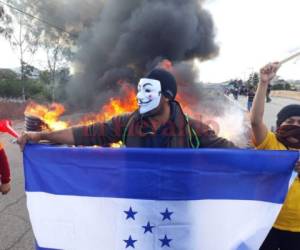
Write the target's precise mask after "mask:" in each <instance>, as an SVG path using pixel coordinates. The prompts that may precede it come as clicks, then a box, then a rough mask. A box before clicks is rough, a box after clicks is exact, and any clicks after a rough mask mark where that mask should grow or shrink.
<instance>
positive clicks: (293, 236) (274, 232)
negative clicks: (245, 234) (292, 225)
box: [259, 227, 300, 250]
mask: <svg viewBox="0 0 300 250" xmlns="http://www.w3.org/2000/svg"><path fill="white" fill-rule="evenodd" d="M278 249H280V250H299V249H300V232H299V233H294V232H289V231H283V230H279V229H276V228H274V227H273V228H272V229H271V231H270V232H269V234H268V236H267V238H266V239H265V241H264V242H263V244H262V246H261V247H260V249H259V250H278Z"/></svg>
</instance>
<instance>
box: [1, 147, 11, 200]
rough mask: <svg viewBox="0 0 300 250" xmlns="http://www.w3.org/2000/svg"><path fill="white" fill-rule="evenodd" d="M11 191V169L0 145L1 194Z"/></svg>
mask: <svg viewBox="0 0 300 250" xmlns="http://www.w3.org/2000/svg"><path fill="white" fill-rule="evenodd" d="M9 191H10V169H9V164H8V160H7V156H6V153H5V151H4V148H3V146H2V144H1V143H0V192H1V193H2V194H7V193H8V192H9Z"/></svg>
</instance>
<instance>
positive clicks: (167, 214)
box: [123, 207, 174, 248]
mask: <svg viewBox="0 0 300 250" xmlns="http://www.w3.org/2000/svg"><path fill="white" fill-rule="evenodd" d="M123 212H124V213H125V214H126V220H128V219H133V220H135V215H136V214H137V213H138V212H137V211H133V209H132V207H129V209H128V211H123ZM173 213H174V212H170V211H169V210H168V208H166V210H165V211H164V212H161V213H160V214H161V215H162V216H163V218H162V220H163V221H164V220H171V215H172V214H173ZM142 228H144V234H146V233H148V232H149V233H153V232H152V229H153V228H155V226H151V224H150V222H149V221H148V223H147V225H145V226H142ZM159 240H160V241H161V247H165V246H166V247H170V242H171V241H172V240H173V239H169V238H168V237H167V235H166V234H165V237H164V238H163V239H159ZM123 241H124V242H125V243H126V248H128V247H132V248H135V246H134V244H135V243H136V242H137V240H134V239H132V237H131V235H129V238H128V240H123Z"/></svg>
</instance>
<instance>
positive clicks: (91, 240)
mask: <svg viewBox="0 0 300 250" xmlns="http://www.w3.org/2000/svg"><path fill="white" fill-rule="evenodd" d="M27 205H28V210H29V215H30V220H31V223H32V227H33V231H34V235H35V236H36V239H37V242H38V245H39V246H40V247H45V248H46V247H49V248H57V249H66V250H86V249H88V250H119V249H120V250H121V249H126V246H127V249H133V247H132V246H134V249H138V250H156V249H157V250H158V249H160V250H161V249H173V250H233V249H253V250H254V249H255V250H257V249H258V248H259V245H257V244H258V242H262V241H263V239H264V238H265V237H266V235H267V233H268V231H269V229H270V227H271V226H272V224H273V222H274V221H275V219H276V217H277V215H278V213H279V210H280V208H281V204H274V203H270V202H262V201H246V200H199V201H152V200H134V199H121V198H95V197H78V196H64V195H52V194H48V193H42V192H27ZM130 208H131V211H130ZM166 209H168V210H166ZM166 211H167V213H166ZM126 212H127V213H126ZM130 212H132V213H130ZM128 215H131V216H129V218H127V216H128ZM164 216H165V217H166V218H165V219H164ZM168 217H169V218H168ZM126 218H127V219H126ZM133 218H134V219H133ZM163 219H164V220H163ZM148 222H149V224H148ZM147 224H148V226H147ZM146 228H147V229H148V230H146ZM145 231H146V233H145ZM150 231H152V232H150ZM130 237H131V238H130ZM165 237H166V238H165ZM163 245H164V246H163ZM168 245H169V246H170V248H169V247H168ZM99 246H101V248H99ZM162 246H163V247H162Z"/></svg>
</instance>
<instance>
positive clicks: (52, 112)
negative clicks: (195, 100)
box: [25, 61, 245, 147]
mask: <svg viewBox="0 0 300 250" xmlns="http://www.w3.org/2000/svg"><path fill="white" fill-rule="evenodd" d="M167 62H168V61H165V62H164V63H165V64H166V63H167ZM165 66H168V67H167V68H169V67H171V66H170V64H167V65H165ZM120 85H121V93H122V97H113V98H111V99H110V100H109V101H108V102H107V103H106V104H105V105H104V106H103V107H102V108H101V110H100V111H99V113H97V114H88V115H86V116H84V117H83V118H82V119H81V120H80V122H79V124H80V125H89V124H93V123H95V122H104V121H107V120H109V119H111V118H112V117H114V116H117V115H120V114H124V113H129V112H133V111H134V110H136V109H137V108H138V106H137V101H136V91H135V88H134V87H133V86H132V85H129V84H127V83H125V82H120ZM176 99H177V100H178V101H179V103H180V104H181V106H182V108H183V110H184V112H185V113H187V114H188V115H189V116H190V117H192V118H195V119H197V120H200V121H202V122H204V123H206V124H208V125H210V126H211V128H212V129H213V130H215V132H216V134H218V135H219V136H222V137H225V138H227V139H229V140H233V141H235V139H236V138H242V137H241V135H243V134H245V133H244V126H242V125H241V124H242V123H243V117H244V115H243V114H242V112H241V111H236V110H235V111H232V110H231V111H230V112H229V114H224V116H223V117H210V118H211V119H208V118H209V117H202V116H201V114H199V113H198V112H197V111H196V110H195V109H194V107H192V106H191V105H190V103H189V102H190V101H191V100H190V99H189V101H187V100H185V98H184V97H183V96H181V95H180V94H179V95H177V98H176ZM64 112H65V108H64V106H63V105H62V104H59V103H53V104H51V105H50V106H49V107H47V106H43V105H40V104H36V103H30V104H29V105H28V106H27V108H26V111H25V115H31V116H35V117H38V118H40V119H41V120H42V121H43V122H44V123H45V124H46V125H47V126H48V129H50V130H60V129H65V128H68V127H70V126H71V123H70V122H64V121H61V120H60V117H61V115H62V114H63V113H64ZM236 114H238V117H239V119H238V120H241V121H237V116H236ZM233 124H234V125H235V126H232V125H233ZM73 125H74V124H73ZM112 147H120V144H114V145H112Z"/></svg>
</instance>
